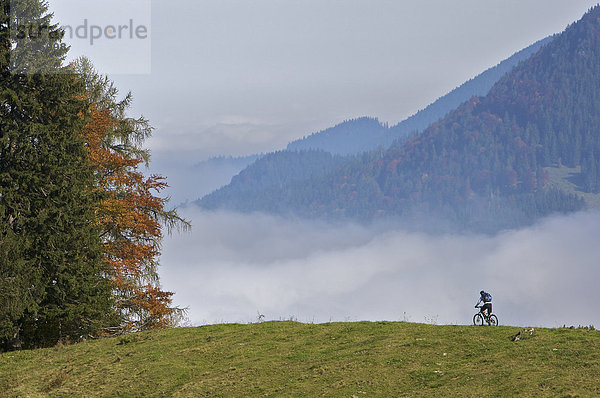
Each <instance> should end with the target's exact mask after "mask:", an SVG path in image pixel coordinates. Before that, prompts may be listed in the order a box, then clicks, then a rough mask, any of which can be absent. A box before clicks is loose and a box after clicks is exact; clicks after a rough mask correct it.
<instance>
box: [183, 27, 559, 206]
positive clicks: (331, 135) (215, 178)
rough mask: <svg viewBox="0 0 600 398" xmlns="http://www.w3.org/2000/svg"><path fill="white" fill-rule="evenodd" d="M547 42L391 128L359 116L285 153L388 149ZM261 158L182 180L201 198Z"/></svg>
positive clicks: (222, 160)
mask: <svg viewBox="0 0 600 398" xmlns="http://www.w3.org/2000/svg"><path fill="white" fill-rule="evenodd" d="M551 40H552V37H548V38H546V39H543V40H540V41H538V42H536V43H534V44H532V45H531V46H529V47H527V48H525V49H523V50H521V51H519V52H517V53H515V54H514V55H512V56H511V57H510V58H508V59H506V60H504V61H502V62H500V63H499V64H498V65H496V66H494V67H492V68H490V69H488V70H486V71H485V72H483V73H481V74H480V75H478V76H476V77H474V78H473V79H471V80H469V81H467V82H465V83H463V84H462V85H461V86H460V87H457V88H456V89H454V90H452V91H451V92H450V93H448V94H446V95H444V96H442V97H440V98H439V99H438V100H436V101H435V102H434V103H432V104H431V105H429V106H427V107H426V108H425V109H423V110H421V111H419V112H417V113H416V114H415V115H413V116H411V117H409V118H407V119H406V120H404V121H402V122H400V123H398V124H397V125H395V126H393V127H389V126H388V125H387V124H384V123H380V122H379V121H378V120H377V119H375V118H369V117H361V118H358V119H352V120H347V121H344V122H343V123H340V124H338V125H336V126H333V127H330V128H328V129H325V130H322V131H319V132H316V133H313V134H310V135H309V136H307V137H304V138H301V139H298V140H295V141H292V142H290V143H289V144H288V145H287V147H286V149H287V150H289V151H310V150H322V151H326V152H330V153H332V154H334V155H355V154H360V153H362V152H365V151H369V150H373V149H376V148H378V147H380V146H381V147H384V148H388V147H389V146H390V145H392V143H393V142H394V141H396V140H405V139H407V138H408V137H409V136H410V135H411V134H413V133H414V132H416V131H421V130H423V129H425V128H426V127H427V126H429V125H430V124H431V123H432V122H435V121H437V120H439V119H440V118H442V117H443V116H445V115H446V114H447V113H448V112H449V111H451V110H452V109H454V108H456V107H457V106H458V105H460V104H461V103H462V102H464V101H466V100H468V99H469V98H471V97H473V96H478V95H485V94H487V93H488V91H489V90H490V88H491V87H492V86H493V85H494V83H496V82H497V81H498V80H499V79H500V78H501V77H502V76H503V75H505V74H506V73H508V72H509V71H510V70H511V69H512V68H514V67H515V66H516V65H517V64H518V63H519V62H521V61H523V60H525V59H527V58H528V57H530V56H531V54H533V53H535V52H536V51H538V50H539V49H540V48H541V47H543V46H544V45H546V44H548V43H549V42H550V41H551ZM261 156H262V155H250V156H244V157H234V158H232V157H222V156H221V157H216V158H211V159H208V160H205V161H203V162H200V163H198V164H196V165H195V166H194V167H193V169H191V170H186V172H185V173H184V174H186V180H188V181H190V183H191V184H194V186H195V187H196V189H195V192H196V193H197V196H196V197H202V196H204V195H207V194H209V193H210V192H212V191H214V190H216V189H218V188H220V187H222V186H224V185H226V184H228V183H229V182H230V181H231V178H232V177H233V176H235V175H236V174H237V173H239V172H240V171H241V170H243V169H244V168H246V167H247V166H249V165H250V164H252V163H253V162H254V160H256V159H258V158H260V157H261ZM188 175H189V176H188Z"/></svg>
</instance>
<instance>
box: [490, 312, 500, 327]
mask: <svg viewBox="0 0 600 398" xmlns="http://www.w3.org/2000/svg"><path fill="white" fill-rule="evenodd" d="M490 326H498V317H497V316H496V315H495V314H492V315H490Z"/></svg>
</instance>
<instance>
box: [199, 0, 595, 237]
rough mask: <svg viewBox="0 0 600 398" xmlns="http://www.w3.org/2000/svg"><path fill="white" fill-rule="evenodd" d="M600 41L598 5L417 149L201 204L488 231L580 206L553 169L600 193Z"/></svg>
mask: <svg viewBox="0 0 600 398" xmlns="http://www.w3.org/2000/svg"><path fill="white" fill-rule="evenodd" d="M599 44H600V7H598V6H596V7H595V8H593V9H591V10H590V11H589V12H588V13H587V14H586V15H585V16H584V17H583V18H582V20H580V21H579V22H577V23H575V24H573V25H571V26H569V27H568V28H567V29H566V30H565V32H563V33H562V34H561V35H559V36H557V37H555V38H554V40H552V41H551V42H550V43H549V44H547V45H546V46H545V47H544V48H542V50H540V51H539V52H538V53H536V54H535V55H533V56H532V57H531V58H530V59H528V60H527V61H525V62H523V63H521V64H520V65H519V66H518V67H516V68H515V69H514V70H513V71H512V72H511V73H509V74H508V75H507V76H505V77H504V78H502V79H501V80H500V81H499V82H498V83H496V84H495V85H494V87H493V88H492V89H491V90H490V92H489V94H488V95H486V96H485V97H476V98H472V99H471V100H469V101H467V102H465V103H464V104H462V105H461V106H460V107H459V108H458V109H456V110H455V111H453V112H451V113H450V114H449V115H448V116H447V117H445V118H444V119H442V120H441V121H439V122H437V123H434V124H433V125H431V126H430V127H429V128H427V129H426V130H425V131H424V132H423V133H421V134H419V135H417V136H415V137H413V138H411V139H410V140H408V141H407V142H405V143H403V144H397V145H394V146H393V147H392V148H390V149H389V150H387V151H374V152H371V153H368V154H365V155H362V156H360V157H356V158H353V159H352V160H349V161H347V162H344V163H343V164H342V165H340V166H339V167H338V168H337V169H336V170H335V171H332V172H330V173H328V174H327V175H325V176H323V177H320V178H312V179H308V180H306V181H304V183H303V184H299V183H298V182H296V183H294V184H288V185H285V186H282V187H280V188H279V189H277V190H275V191H273V190H272V191H271V192H270V194H269V195H268V198H267V199H266V201H265V200H262V199H261V200H260V201H256V200H254V198H256V197H259V195H256V194H253V195H252V196H246V197H244V196H240V195H234V194H231V193H232V191H229V192H227V191H226V190H222V191H220V192H219V191H218V192H216V193H215V194H213V195H214V196H212V197H211V196H209V197H207V198H205V199H204V200H203V201H202V202H201V204H202V205H204V206H206V207H209V208H212V207H214V206H215V205H216V204H219V205H220V206H223V207H227V208H232V209H240V206H239V204H240V203H242V202H243V203H244V207H245V210H250V209H285V211H291V212H294V213H296V214H301V215H304V216H310V217H312V216H326V217H352V218H359V219H366V220H371V219H374V218H377V217H389V216H403V217H414V216H416V215H422V214H425V215H429V216H431V215H433V216H441V217H444V218H446V219H449V220H451V221H453V222H454V223H456V224H457V225H459V226H461V227H463V228H469V229H483V230H498V229H501V228H507V227H512V226H517V225H523V224H527V223H530V222H532V221H534V220H535V219H537V218H538V217H540V216H544V215H547V214H551V213H553V212H570V211H575V210H578V209H581V208H582V207H583V206H584V204H583V201H582V200H581V199H579V198H578V197H577V196H575V195H572V194H566V193H564V192H561V191H560V190H557V189H549V188H548V185H547V173H546V172H545V170H544V168H545V167H549V166H559V165H561V164H565V165H568V166H571V167H573V166H578V165H580V166H581V175H580V179H581V181H582V184H581V189H582V190H585V191H589V192H597V191H598V190H599V183H600V182H599V173H600V161H599V160H600V159H599V158H600V152H599V151H600V131H599V130H598V128H597V126H599V125H600V123H599V122H600V120H599V119H600V46H599ZM217 196H218V199H217ZM290 198H293V200H291V199H290ZM282 203H284V204H285V205H284V204H282Z"/></svg>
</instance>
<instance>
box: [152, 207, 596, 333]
mask: <svg viewBox="0 0 600 398" xmlns="http://www.w3.org/2000/svg"><path fill="white" fill-rule="evenodd" d="M182 213H183V215H184V216H185V217H186V218H188V219H190V220H191V221H192V223H193V231H192V232H191V233H187V234H183V235H177V234H176V235H174V236H173V237H168V238H166V239H165V244H164V248H163V256H162V260H161V263H162V264H163V265H162V267H161V270H160V273H161V278H162V282H163V287H164V288H165V289H167V290H170V291H174V292H176V295H175V303H176V304H177V305H180V306H187V307H189V314H188V316H189V319H190V321H191V323H192V324H195V325H199V324H206V323H221V322H242V323H246V322H253V321H256V320H257V318H258V316H259V314H262V315H264V319H265V320H278V319H295V320H298V321H301V322H328V321H356V320H392V321H394V320H396V321H398V320H399V321H402V320H406V321H411V322H427V323H437V324H470V323H471V319H472V316H473V314H474V312H475V310H474V308H473V306H474V304H475V302H476V301H477V298H478V292H479V291H480V290H481V289H485V290H487V291H489V292H491V293H492V295H493V297H494V300H493V303H494V312H495V313H497V314H498V317H499V319H500V323H501V324H504V325H507V324H508V325H523V326H526V325H532V326H546V327H555V326H562V325H563V324H565V325H575V326H577V325H590V324H594V325H596V326H600V313H598V311H595V310H594V307H593V305H594V303H595V302H597V301H598V289H597V286H598V281H599V280H600V268H599V267H598V266H597V262H598V259H600V245H598V244H597V237H598V236H600V213H598V212H586V213H578V214H575V215H571V216H562V217H553V218H550V219H546V220H544V221H542V222H540V223H538V224H537V225H535V226H532V227H529V228H525V229H521V230H517V231H508V232H504V233H501V234H498V235H496V236H491V237H490V236H482V235H428V234H420V233H414V232H406V231H403V230H402V229H401V226H397V228H390V227H389V226H386V227H384V226H372V227H365V226H359V225H355V224H345V225H330V224H326V223H322V222H315V221H306V220H289V219H283V218H279V217H273V216H267V215H241V214H235V213H226V212H217V213H211V212H203V211H200V210H198V209H196V208H186V209H183V211H182Z"/></svg>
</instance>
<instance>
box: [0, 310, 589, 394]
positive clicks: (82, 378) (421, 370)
mask: <svg viewBox="0 0 600 398" xmlns="http://www.w3.org/2000/svg"><path fill="white" fill-rule="evenodd" d="M521 330H522V329H520V328H514V327H512V328H511V327H503V326H499V327H494V328H492V327H487V326H481V327H475V326H435V325H422V324H411V323H404V322H400V323H392V322H376V323H369V322H360V323H330V324H322V325H305V324H298V323H293V322H265V323H259V324H250V325H214V326H203V327H199V328H178V329H170V330H163V331H154V332H144V333H139V334H133V335H127V336H123V337H120V338H106V339H100V340H96V341H88V342H85V343H81V344H77V345H73V346H59V347H56V348H51V349H43V350H33V351H22V352H10V353H4V354H0V397H17V396H18V397H48V396H56V397H58V396H60V397H71V396H72V397H79V396H86V397H116V396H125V397H166V396H174V397H259V396H261V397H264V396H307V397H316V396H328V397H352V396H358V397H361V396H366V397H369V396H378V397H395V396H430V397H440V396H461V397H481V396H521V397H523V396H553V397H554V396H565V397H566V396H593V395H597V394H598V393H599V392H600V390H599V388H598V380H597V375H598V374H599V373H600V333H599V332H597V331H594V330H588V329H575V330H571V329H564V328H563V329H535V330H534V332H533V335H531V336H530V335H529V333H523V337H527V338H524V339H522V340H519V341H512V340H511V337H512V336H515V335H516V334H517V333H518V332H520V331H521Z"/></svg>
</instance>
